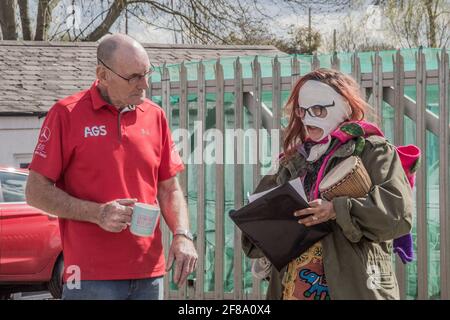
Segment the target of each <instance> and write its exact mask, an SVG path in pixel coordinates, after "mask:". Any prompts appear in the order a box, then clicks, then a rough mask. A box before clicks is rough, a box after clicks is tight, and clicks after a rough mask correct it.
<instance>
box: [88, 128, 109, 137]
mask: <svg viewBox="0 0 450 320" xmlns="http://www.w3.org/2000/svg"><path fill="white" fill-rule="evenodd" d="M106 134H107V132H106V126H93V127H85V128H84V137H85V138H87V137H98V136H106Z"/></svg>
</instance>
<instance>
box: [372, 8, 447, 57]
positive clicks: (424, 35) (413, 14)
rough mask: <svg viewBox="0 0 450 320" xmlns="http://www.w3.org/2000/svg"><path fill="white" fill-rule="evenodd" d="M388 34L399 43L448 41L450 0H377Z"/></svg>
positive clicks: (415, 44) (433, 44)
mask: <svg viewBox="0 0 450 320" xmlns="http://www.w3.org/2000/svg"><path fill="white" fill-rule="evenodd" d="M380 4H381V6H382V8H383V11H384V15H385V16H386V17H387V21H388V22H389V24H388V26H389V29H390V31H391V35H392V36H393V37H395V38H396V39H397V41H398V42H399V43H400V44H401V45H402V46H407V47H419V46H427V47H434V48H437V47H444V46H447V45H449V44H450V30H449V29H450V1H448V0H415V1H413V0H401V1H397V0H384V1H380Z"/></svg>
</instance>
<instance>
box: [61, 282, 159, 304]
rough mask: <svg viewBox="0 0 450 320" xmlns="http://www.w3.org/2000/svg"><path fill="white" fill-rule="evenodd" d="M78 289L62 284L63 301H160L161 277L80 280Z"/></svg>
mask: <svg viewBox="0 0 450 320" xmlns="http://www.w3.org/2000/svg"><path fill="white" fill-rule="evenodd" d="M80 284H81V287H80V289H77V288H73V289H69V288H68V287H67V284H64V287H63V293H62V299H63V300H161V299H162V298H163V277H157V278H148V279H133V280H82V281H81V283H80Z"/></svg>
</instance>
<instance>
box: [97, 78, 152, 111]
mask: <svg viewBox="0 0 450 320" xmlns="http://www.w3.org/2000/svg"><path fill="white" fill-rule="evenodd" d="M89 91H90V93H91V99H92V107H93V108H94V110H99V109H101V108H102V107H104V106H111V107H113V108H115V107H114V106H112V105H110V104H109V103H108V102H106V101H105V99H103V97H102V95H101V94H100V91H99V89H98V80H95V82H94V83H93V84H92V86H91V88H90V89H89ZM127 108H128V109H129V110H128V111H132V110H134V109H135V108H136V109H139V110H141V111H144V107H143V104H139V105H137V106H133V107H131V108H130V107H127Z"/></svg>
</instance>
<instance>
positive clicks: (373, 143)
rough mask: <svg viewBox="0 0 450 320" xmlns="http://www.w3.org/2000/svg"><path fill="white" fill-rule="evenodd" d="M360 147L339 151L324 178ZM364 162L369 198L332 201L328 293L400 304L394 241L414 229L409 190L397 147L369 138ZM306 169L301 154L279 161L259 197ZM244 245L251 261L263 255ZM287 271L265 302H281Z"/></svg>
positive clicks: (273, 282)
mask: <svg viewBox="0 0 450 320" xmlns="http://www.w3.org/2000/svg"><path fill="white" fill-rule="evenodd" d="M363 141H364V140H363ZM356 145H357V143H356V140H350V141H348V142H347V143H345V144H343V145H342V146H341V147H339V149H338V150H337V151H336V152H335V153H334V154H333V155H332V156H331V158H330V161H329V162H328V165H327V167H326V171H325V173H326V172H328V171H330V169H332V168H333V167H334V166H336V164H337V163H339V162H340V161H342V160H343V159H345V158H347V157H349V156H350V155H352V154H354V153H355V149H359V148H357V147H356ZM358 145H359V144H358ZM331 147H333V146H331ZM360 157H361V160H362V163H363V164H364V166H365V168H366V169H367V171H368V173H369V175H370V178H371V180H372V184H373V186H372V188H371V189H370V191H369V193H368V195H367V196H366V197H363V198H349V197H337V198H334V199H333V200H332V201H333V205H334V208H335V211H336V220H334V221H333V222H332V224H333V232H332V233H330V234H329V235H328V236H326V237H325V238H323V239H322V240H321V242H322V248H323V264H324V270H325V275H326V279H327V283H328V287H329V294H330V296H331V299H333V300H339V299H399V290H398V284H397V279H396V277H395V273H394V265H393V254H392V253H393V252H392V249H393V248H392V242H393V239H395V238H398V237H400V236H402V235H405V234H407V233H409V232H410V230H411V222H412V212H413V201H412V192H411V188H410V186H409V183H408V180H407V178H406V175H405V173H404V171H403V168H402V165H401V162H400V159H399V157H398V155H397V152H396V151H395V149H394V146H392V145H391V144H389V143H388V142H387V141H386V140H385V139H384V138H382V137H379V136H370V137H368V138H366V139H365V143H364V144H363V148H362V152H361V153H360ZM305 164H306V159H305V158H304V157H303V156H302V155H300V154H299V153H297V154H296V155H295V156H294V157H293V158H291V159H290V160H289V161H288V162H284V163H283V162H281V163H280V166H279V169H278V172H277V173H276V174H275V175H267V176H264V177H263V179H262V180H261V182H260V183H259V184H258V186H257V188H256V190H255V192H261V191H264V190H267V189H270V188H272V187H274V186H276V185H280V184H283V183H285V182H287V181H289V180H292V179H294V178H296V177H299V176H302V175H304V173H305ZM242 244H243V250H244V252H245V254H246V255H247V256H248V257H250V258H258V257H262V256H263V254H262V252H261V251H260V250H259V249H258V248H257V247H255V246H254V245H253V244H252V243H251V242H250V241H249V240H248V239H247V238H246V237H245V236H243V238H242ZM374 268H375V269H376V270H378V271H379V272H378V273H377V274H375V276H373V273H371V272H373V271H370V270H373V269H374ZM285 272H286V267H285V268H284V269H283V270H281V272H278V271H277V270H276V269H275V268H272V271H271V274H270V280H269V288H268V292H267V299H281V298H282V293H283V286H282V279H283V276H284V274H285Z"/></svg>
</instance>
